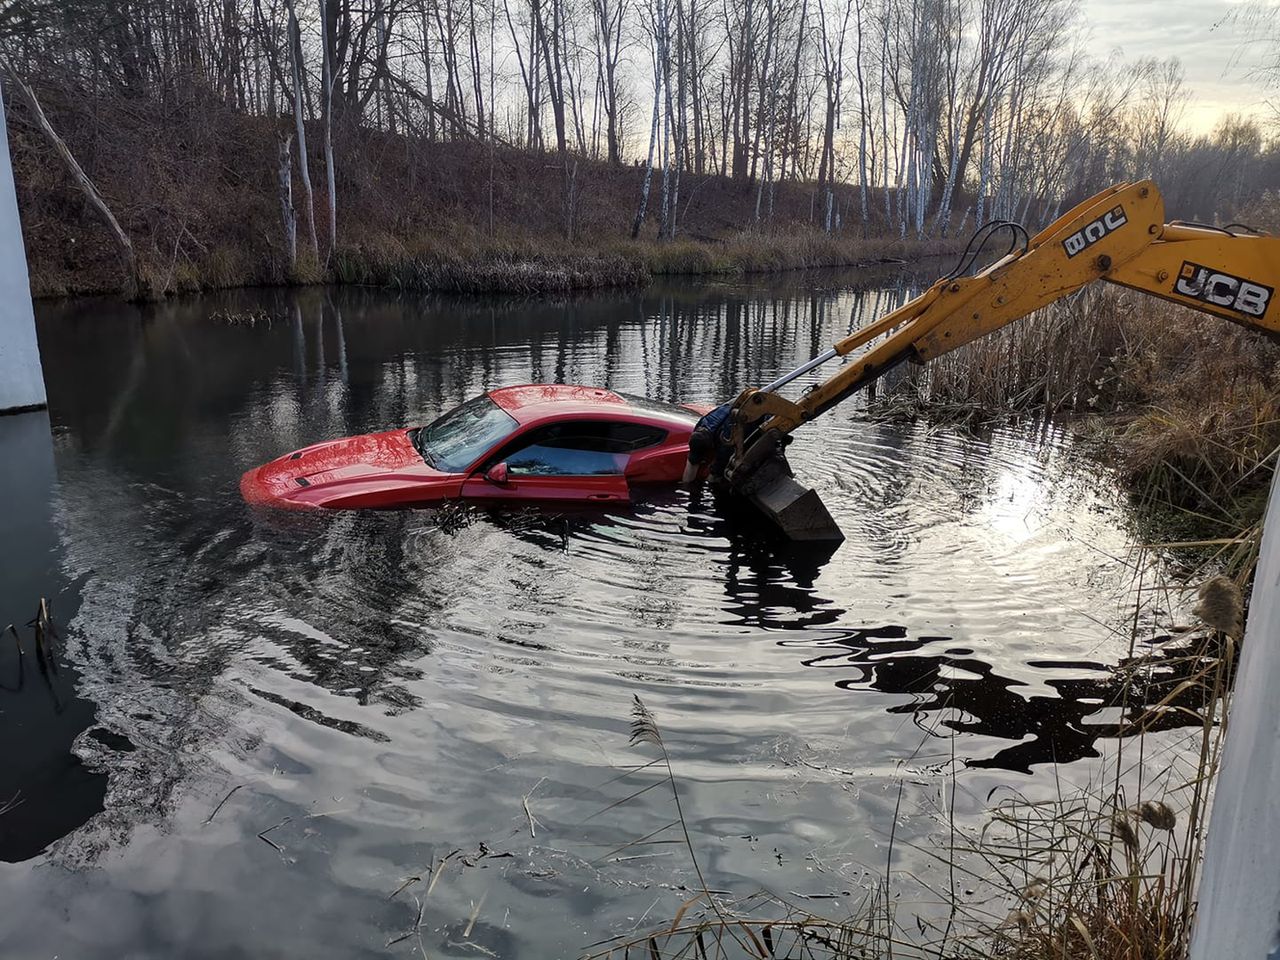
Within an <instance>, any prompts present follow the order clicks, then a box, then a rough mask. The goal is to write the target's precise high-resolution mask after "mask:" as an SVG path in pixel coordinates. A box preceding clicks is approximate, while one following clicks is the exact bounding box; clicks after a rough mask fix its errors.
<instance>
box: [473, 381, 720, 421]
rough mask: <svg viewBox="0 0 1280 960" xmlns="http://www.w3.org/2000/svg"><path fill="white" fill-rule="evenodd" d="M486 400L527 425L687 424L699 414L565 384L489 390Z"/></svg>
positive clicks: (600, 390)
mask: <svg viewBox="0 0 1280 960" xmlns="http://www.w3.org/2000/svg"><path fill="white" fill-rule="evenodd" d="M488 397H489V399H490V400H492V401H493V402H494V403H496V404H497V405H498V406H499V407H501V408H502V409H503V410H505V411H506V412H507V413H509V414H510V415H511V416H512V417H514V418H515V419H516V420H517V421H518V422H519V423H521V424H522V425H523V424H527V423H532V422H534V421H537V420H543V419H546V418H555V419H562V418H564V417H602V416H603V417H605V418H607V419H613V418H615V417H616V418H620V419H627V420H645V421H649V422H653V421H665V422H668V423H671V422H677V423H687V422H689V421H690V420H692V419H697V417H698V414H697V413H695V412H694V411H692V410H687V409H685V408H681V407H679V406H677V405H675V404H665V403H661V402H659V401H652V400H643V399H642V398H632V397H628V396H625V395H622V394H618V393H615V392H613V391H612V390H606V389H604V388H603V387H583V386H577V385H575V384H568V383H529V384H520V385H518V386H511V387H500V388H499V389H497V390H490V391H489V392H488Z"/></svg>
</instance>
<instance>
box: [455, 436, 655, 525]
mask: <svg viewBox="0 0 1280 960" xmlns="http://www.w3.org/2000/svg"><path fill="white" fill-rule="evenodd" d="M629 460H630V454H629V453H628V452H626V451H625V450H622V449H620V448H619V444H618V442H617V440H616V439H615V438H614V437H613V436H612V433H611V430H610V424H609V423H608V422H606V421H566V422H561V423H554V424H548V425H547V426H543V427H536V428H534V429H533V430H530V431H528V432H526V433H524V434H522V435H521V436H519V437H517V438H516V439H515V440H513V441H512V442H510V443H508V444H506V445H505V446H504V447H503V448H502V449H500V450H499V451H498V452H497V453H495V454H493V455H492V456H490V457H488V458H487V459H486V460H485V461H484V462H482V463H481V464H480V466H479V467H477V468H476V469H475V470H474V471H473V472H472V473H471V475H470V476H469V477H467V479H466V480H465V481H464V482H463V485H462V495H463V497H464V498H467V499H470V500H484V501H490V502H511V501H530V502H548V503H582V504H601V505H608V504H625V503H630V501H631V489H630V487H629V486H628V485H627V480H626V476H625V473H626V468H627V463H628V462H629Z"/></svg>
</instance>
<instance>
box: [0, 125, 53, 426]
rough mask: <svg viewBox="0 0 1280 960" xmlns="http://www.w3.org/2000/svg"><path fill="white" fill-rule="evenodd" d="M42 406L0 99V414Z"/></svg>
mask: <svg viewBox="0 0 1280 960" xmlns="http://www.w3.org/2000/svg"><path fill="white" fill-rule="evenodd" d="M44 405H45V393H44V374H43V373H42V372H41V370H40V350H39V348H38V347H37V346H36V318H35V312H34V311H33V310H32V307H31V281H30V279H29V278H28V276H27V252H26V250H25V249H23V246H22V224H21V222H20V221H19V220H18V194H17V191H16V190H15V189H14V186H13V163H12V161H11V160H10V159H9V132H8V126H7V124H6V122H5V116H4V103H3V101H2V100H0V413H6V412H11V411H14V410H35V409H38V408H40V407H43V406H44Z"/></svg>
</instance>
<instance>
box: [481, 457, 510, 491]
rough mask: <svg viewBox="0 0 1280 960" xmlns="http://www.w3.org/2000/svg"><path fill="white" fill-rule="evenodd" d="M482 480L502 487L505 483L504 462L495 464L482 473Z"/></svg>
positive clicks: (505, 467) (505, 469)
mask: <svg viewBox="0 0 1280 960" xmlns="http://www.w3.org/2000/svg"><path fill="white" fill-rule="evenodd" d="M484 478H485V479H486V480H488V481H489V482H490V483H492V484H494V485H496V486H499V487H501V486H503V485H505V484H506V482H507V464H506V462H505V461H504V462H502V463H495V464H494V465H493V466H492V467H490V468H489V469H488V470H486V471H485V472H484Z"/></svg>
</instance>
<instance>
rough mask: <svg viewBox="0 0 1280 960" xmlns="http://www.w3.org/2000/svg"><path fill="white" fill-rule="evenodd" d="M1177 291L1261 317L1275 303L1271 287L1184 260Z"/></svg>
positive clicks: (1204, 301)
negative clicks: (1272, 302)
mask: <svg viewBox="0 0 1280 960" xmlns="http://www.w3.org/2000/svg"><path fill="white" fill-rule="evenodd" d="M1173 292H1174V293H1178V294H1181V295H1182V296H1184V297H1191V298H1192V299H1193V300H1200V301H1201V302H1203V303H1211V304H1213V305H1214V306H1216V307H1226V308H1227V309H1228V310H1234V311H1235V312H1236V313H1242V314H1244V315H1245V316H1246V317H1261V316H1263V315H1265V314H1266V312H1267V305H1268V304H1269V303H1270V302H1271V294H1272V293H1274V292H1275V291H1274V290H1272V288H1271V287H1267V286H1264V285H1263V284H1261V283H1254V282H1253V281H1252V280H1245V279H1243V278H1241V277H1233V276H1232V275H1231V274H1229V273H1222V272H1221V271H1218V270H1213V269H1210V268H1209V267H1202V266H1200V264H1198V263H1190V262H1187V261H1184V262H1183V264H1182V269H1181V270H1179V271H1178V281H1177V283H1175V284H1174V285H1173Z"/></svg>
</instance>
